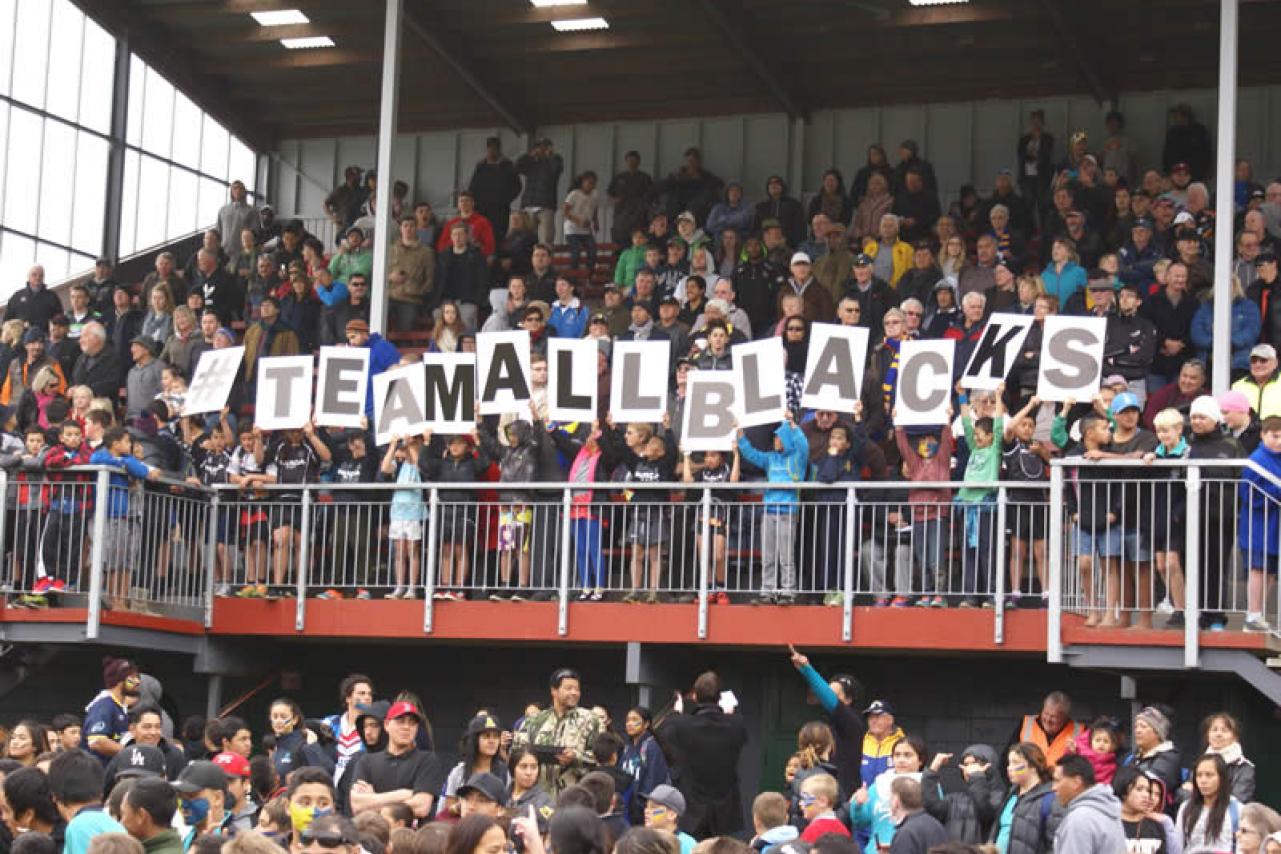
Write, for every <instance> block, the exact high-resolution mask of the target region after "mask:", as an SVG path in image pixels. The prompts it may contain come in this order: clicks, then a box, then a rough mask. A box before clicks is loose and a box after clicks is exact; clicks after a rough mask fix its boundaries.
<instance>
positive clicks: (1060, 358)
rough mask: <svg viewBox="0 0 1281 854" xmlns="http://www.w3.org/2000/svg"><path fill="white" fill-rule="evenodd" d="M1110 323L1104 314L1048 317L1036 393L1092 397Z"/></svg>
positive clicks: (1052, 396)
mask: <svg viewBox="0 0 1281 854" xmlns="http://www.w3.org/2000/svg"><path fill="white" fill-rule="evenodd" d="M1107 328H1108V322H1107V319H1106V318H1103V317H1068V316H1066V315H1062V314H1054V315H1050V316H1049V317H1047V318H1045V330H1044V334H1043V336H1042V338H1041V364H1040V370H1039V371H1038V372H1037V377H1036V395H1037V397H1039V398H1041V400H1049V401H1056V402H1057V401H1063V400H1068V399H1069V398H1071V399H1075V400H1081V401H1085V400H1090V399H1091V398H1093V397H1094V394H1095V392H1097V391H1098V390H1099V380H1100V379H1102V377H1103V341H1104V338H1105V337H1106V336H1107Z"/></svg>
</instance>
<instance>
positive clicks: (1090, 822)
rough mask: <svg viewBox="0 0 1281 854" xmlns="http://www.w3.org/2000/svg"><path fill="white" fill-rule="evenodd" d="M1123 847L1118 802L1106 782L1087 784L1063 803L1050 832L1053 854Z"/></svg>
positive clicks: (1106, 853) (1107, 853)
mask: <svg viewBox="0 0 1281 854" xmlns="http://www.w3.org/2000/svg"><path fill="white" fill-rule="evenodd" d="M1124 850H1125V830H1124V829H1123V828H1122V827H1121V802H1120V801H1119V800H1117V797H1116V795H1114V794H1113V793H1112V788H1111V787H1110V786H1105V785H1103V784H1102V783H1099V784H1097V785H1094V786H1091V787H1090V788H1088V789H1086V790H1085V791H1084V792H1082V793H1081V794H1079V795H1077V796H1076V797H1075V798H1074V799H1073V800H1072V802H1071V803H1070V804H1068V806H1067V814H1066V815H1065V816H1064V817H1063V821H1062V823H1060V824H1059V829H1058V831H1057V832H1056V833H1055V834H1054V852H1055V854H1112V852H1114V851H1124Z"/></svg>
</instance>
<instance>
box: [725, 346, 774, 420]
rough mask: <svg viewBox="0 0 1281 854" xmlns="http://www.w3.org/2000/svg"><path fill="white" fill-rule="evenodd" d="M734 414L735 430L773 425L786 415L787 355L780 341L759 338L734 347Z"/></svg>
mask: <svg viewBox="0 0 1281 854" xmlns="http://www.w3.org/2000/svg"><path fill="white" fill-rule="evenodd" d="M732 356H733V360H734V371H733V373H734V382H735V389H734V392H735V400H734V403H735V406H734V414H735V415H736V416H737V417H738V426H740V427H753V426H755V425H757V424H775V423H777V422H779V421H782V420H783V418H784V417H785V415H786V412H787V379H786V377H785V375H784V366H785V365H786V364H787V355H786V353H785V352H784V351H783V339H781V338H777V337H775V338H762V339H761V340H760V341H752V342H750V343H748V344H738V345H736V346H735V347H734V350H733V353H732Z"/></svg>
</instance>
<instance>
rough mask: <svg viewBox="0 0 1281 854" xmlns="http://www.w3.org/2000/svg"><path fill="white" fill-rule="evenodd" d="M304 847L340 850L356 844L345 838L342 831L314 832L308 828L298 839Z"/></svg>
mask: <svg viewBox="0 0 1281 854" xmlns="http://www.w3.org/2000/svg"><path fill="white" fill-rule="evenodd" d="M298 839H299V841H300V842H302V844H303V845H319V846H320V847H321V848H339V847H341V846H343V845H355V844H356V843H355V842H353V841H352V840H350V839H347V838H346V837H345V836H343V833H342V831H341V830H320V831H316V830H312V829H311V828H307V829H306V830H304V831H303V832H302V833H301V834H300V835H299V837H298Z"/></svg>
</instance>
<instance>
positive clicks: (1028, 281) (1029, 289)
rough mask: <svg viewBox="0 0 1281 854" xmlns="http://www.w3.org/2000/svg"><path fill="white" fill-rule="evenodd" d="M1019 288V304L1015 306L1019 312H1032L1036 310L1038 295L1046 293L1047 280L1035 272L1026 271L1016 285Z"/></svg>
mask: <svg viewBox="0 0 1281 854" xmlns="http://www.w3.org/2000/svg"><path fill="white" fill-rule="evenodd" d="M1015 287H1016V289H1017V290H1018V295H1019V296H1018V300H1019V301H1018V304H1017V305H1016V306H1015V308H1017V309H1018V313H1019V314H1032V313H1033V312H1034V311H1036V299H1037V297H1040V296H1044V295H1045V281H1044V280H1043V279H1042V278H1041V277H1040V276H1038V275H1036V274H1035V273H1024V274H1023V275H1021V276H1019V280H1018V284H1017V285H1016V286H1015Z"/></svg>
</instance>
